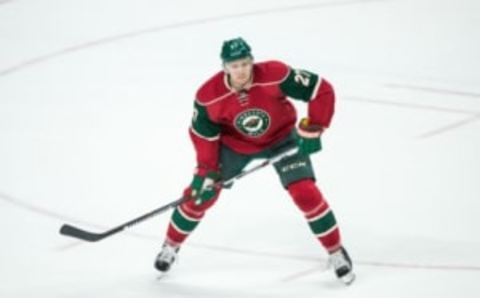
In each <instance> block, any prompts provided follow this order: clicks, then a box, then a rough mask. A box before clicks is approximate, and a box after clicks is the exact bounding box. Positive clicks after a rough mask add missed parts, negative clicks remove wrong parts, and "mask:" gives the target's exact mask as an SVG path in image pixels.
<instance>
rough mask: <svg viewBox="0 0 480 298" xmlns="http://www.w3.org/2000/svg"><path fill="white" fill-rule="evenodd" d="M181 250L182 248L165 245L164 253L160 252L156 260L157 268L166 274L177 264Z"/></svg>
mask: <svg viewBox="0 0 480 298" xmlns="http://www.w3.org/2000/svg"><path fill="white" fill-rule="evenodd" d="M179 250H180V247H178V246H171V245H169V244H167V243H164V244H163V246H162V251H160V253H159V254H158V255H157V258H156V259H155V264H154V265H155V268H156V269H157V270H158V271H160V272H162V273H166V272H167V271H168V270H170V267H171V266H172V264H173V263H174V262H175V260H176V258H177V254H178V251H179Z"/></svg>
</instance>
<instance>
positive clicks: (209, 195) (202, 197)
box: [190, 168, 220, 205]
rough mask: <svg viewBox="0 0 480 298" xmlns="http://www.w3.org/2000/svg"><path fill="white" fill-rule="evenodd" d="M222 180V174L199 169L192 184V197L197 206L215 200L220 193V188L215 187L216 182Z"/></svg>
mask: <svg viewBox="0 0 480 298" xmlns="http://www.w3.org/2000/svg"><path fill="white" fill-rule="evenodd" d="M219 180H220V173H219V172H217V171H209V170H205V169H201V168H198V169H197V171H196V173H195V175H194V176H193V181H192V183H191V184H190V188H191V194H190V195H191V197H192V198H193V199H194V200H195V205H201V204H203V203H205V202H207V201H209V200H211V199H213V198H214V197H215V196H216V195H217V194H218V192H219V190H220V187H218V186H216V187H215V186H214V184H215V182H217V181H219Z"/></svg>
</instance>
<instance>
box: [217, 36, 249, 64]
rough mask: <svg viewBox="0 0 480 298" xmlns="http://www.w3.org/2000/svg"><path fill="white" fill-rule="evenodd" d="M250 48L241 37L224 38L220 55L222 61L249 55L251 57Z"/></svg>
mask: <svg viewBox="0 0 480 298" xmlns="http://www.w3.org/2000/svg"><path fill="white" fill-rule="evenodd" d="M251 50H252V49H251V48H250V46H249V45H248V43H247V42H246V41H245V40H244V39H243V38H241V37H238V38H234V39H230V40H226V41H224V42H223V46H222V52H221V54H220V57H221V58H222V61H223V63H226V62H231V61H234V60H238V59H242V58H246V57H250V58H253V56H252V53H251Z"/></svg>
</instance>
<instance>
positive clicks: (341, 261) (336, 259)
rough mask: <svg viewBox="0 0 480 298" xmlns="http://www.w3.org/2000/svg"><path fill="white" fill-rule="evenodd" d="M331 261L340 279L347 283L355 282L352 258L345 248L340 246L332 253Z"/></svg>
mask: <svg viewBox="0 0 480 298" xmlns="http://www.w3.org/2000/svg"><path fill="white" fill-rule="evenodd" d="M329 263H330V265H331V266H332V267H333V269H334V270H335V275H336V276H337V278H338V279H339V280H341V281H342V282H343V283H344V284H346V285H350V284H352V283H353V281H354V280H355V274H354V273H353V265H352V260H351V259H350V256H349V255H348V253H347V251H346V250H345V248H343V247H340V249H338V250H337V251H335V252H334V253H332V254H330V259H329Z"/></svg>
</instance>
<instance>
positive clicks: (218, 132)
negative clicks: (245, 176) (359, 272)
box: [155, 38, 355, 284]
mask: <svg viewBox="0 0 480 298" xmlns="http://www.w3.org/2000/svg"><path fill="white" fill-rule="evenodd" d="M221 59H222V62H223V71H220V72H218V73H217V74H215V75H214V76H213V77H211V78H210V79H209V80H208V81H207V82H206V83H204V84H203V85H202V86H201V87H200V89H199V90H198V92H197V94H196V100H195V102H194V113H193V119H192V124H191V127H190V130H189V132H190V137H191V139H192V141H193V144H194V147H195V150H196V155H197V167H196V169H195V173H194V176H193V181H192V183H191V185H190V186H189V187H188V188H187V189H186V190H185V191H184V196H187V197H190V198H191V200H188V201H187V202H185V203H183V204H182V205H180V206H179V207H177V208H176V209H175V211H174V212H173V215H172V217H171V220H170V224H169V226H168V230H167V235H166V240H165V242H164V245H163V248H162V251H161V252H160V253H159V254H158V256H157V258H156V260H155V267H156V268H157V269H158V270H159V271H161V272H166V271H168V270H169V269H170V267H171V265H172V264H173V262H174V261H175V259H176V256H177V253H178V251H179V249H180V246H181V244H182V243H183V242H184V241H185V239H186V238H187V237H188V235H190V233H192V232H193V230H194V229H195V227H196V226H197V225H198V224H199V223H200V221H201V219H202V218H203V216H204V215H205V212H206V211H207V210H208V209H209V208H210V207H212V205H214V203H215V202H216V201H217V199H218V197H219V194H220V192H221V189H219V188H218V187H217V188H212V187H210V186H211V185H212V184H213V183H214V182H215V181H218V180H219V179H220V178H221V179H224V180H228V179H229V178H231V177H233V176H235V175H238V174H239V173H240V172H241V171H242V170H243V169H244V168H245V166H246V165H247V164H248V163H249V162H250V161H251V160H253V159H256V158H270V157H273V156H275V155H276V154H278V153H282V152H285V151H286V150H288V149H291V148H294V147H297V148H298V153H297V154H295V155H293V156H291V157H288V158H285V159H282V160H280V161H279V162H277V163H276V164H274V166H275V169H276V171H277V173H278V175H279V178H280V181H281V183H282V185H283V187H284V188H285V189H286V190H287V191H288V193H289V195H290V196H291V197H292V199H293V201H294V202H295V204H296V205H297V206H298V208H299V209H300V210H301V212H303V214H304V216H305V218H306V220H307V222H308V225H309V227H310V229H311V230H312V232H313V234H314V235H315V237H316V238H317V239H318V240H319V241H320V243H321V245H322V246H323V247H324V248H325V249H326V250H327V252H328V253H329V255H330V263H331V265H332V266H333V268H334V271H335V274H336V275H337V277H338V278H339V279H341V280H342V281H343V282H345V283H346V284H350V283H351V282H352V281H353V280H354V277H355V276H354V274H353V272H352V262H351V260H350V257H349V256H348V254H347V251H346V250H345V248H344V247H343V246H342V243H341V240H340V233H339V228H338V225H337V222H336V219H335V217H334V215H333V212H332V210H331V209H330V207H329V205H328V203H327V201H326V200H325V198H324V197H323V195H322V193H321V192H320V190H319V189H318V187H317V186H316V184H315V175H314V171H313V167H312V164H311V161H310V158H309V155H310V154H312V153H315V152H318V151H320V150H321V141H320V136H321V135H322V133H323V132H324V130H325V129H326V128H328V127H329V125H330V122H331V119H332V116H333V113H334V100H335V98H334V92H333V89H332V86H331V85H330V83H329V82H328V81H326V80H325V79H323V78H320V77H319V76H318V75H316V74H314V73H312V72H309V71H306V70H299V69H294V68H291V67H289V66H287V65H285V64H284V63H282V62H279V61H268V62H262V63H254V61H253V56H252V53H251V48H250V46H249V45H248V44H247V43H246V42H245V41H244V40H243V39H242V38H236V39H232V40H227V41H225V42H224V43H223V46H222V50H221ZM287 97H288V98H291V99H295V100H300V101H303V102H305V103H307V104H308V117H306V118H303V119H301V120H300V121H299V125H298V127H297V128H295V124H296V122H297V115H296V111H295V108H294V107H293V105H292V103H291V102H290V101H289V99H287ZM230 187H231V185H230Z"/></svg>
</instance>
